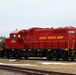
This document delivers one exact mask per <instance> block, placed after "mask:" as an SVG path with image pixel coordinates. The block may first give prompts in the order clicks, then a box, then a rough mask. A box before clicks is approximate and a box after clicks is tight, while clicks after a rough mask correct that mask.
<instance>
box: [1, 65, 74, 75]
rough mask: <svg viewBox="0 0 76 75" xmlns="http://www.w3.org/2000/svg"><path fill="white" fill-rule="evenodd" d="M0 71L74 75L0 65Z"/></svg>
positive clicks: (41, 74)
mask: <svg viewBox="0 0 76 75" xmlns="http://www.w3.org/2000/svg"><path fill="white" fill-rule="evenodd" d="M0 69H3V70H9V71H14V72H18V73H22V74H23V73H24V74H27V75H75V74H70V73H60V72H53V71H44V70H37V69H29V68H21V67H14V66H8V65H0Z"/></svg>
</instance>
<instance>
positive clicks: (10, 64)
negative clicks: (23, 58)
mask: <svg viewBox="0 0 76 75" xmlns="http://www.w3.org/2000/svg"><path fill="white" fill-rule="evenodd" d="M0 65H11V66H37V65H32V64H6V63H0Z"/></svg>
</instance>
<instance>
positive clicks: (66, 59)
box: [63, 52, 68, 61]
mask: <svg viewBox="0 0 76 75" xmlns="http://www.w3.org/2000/svg"><path fill="white" fill-rule="evenodd" d="M63 60H64V61H68V54H67V53H66V52H64V55H63Z"/></svg>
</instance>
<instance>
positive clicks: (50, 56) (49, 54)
mask: <svg viewBox="0 0 76 75" xmlns="http://www.w3.org/2000/svg"><path fill="white" fill-rule="evenodd" d="M46 58H47V59H48V60H52V59H53V58H52V54H51V53H49V52H47V55H46Z"/></svg>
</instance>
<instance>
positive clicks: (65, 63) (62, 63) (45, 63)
mask: <svg viewBox="0 0 76 75" xmlns="http://www.w3.org/2000/svg"><path fill="white" fill-rule="evenodd" d="M40 63H41V64H43V65H51V64H55V65H75V64H76V63H68V62H40Z"/></svg>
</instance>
